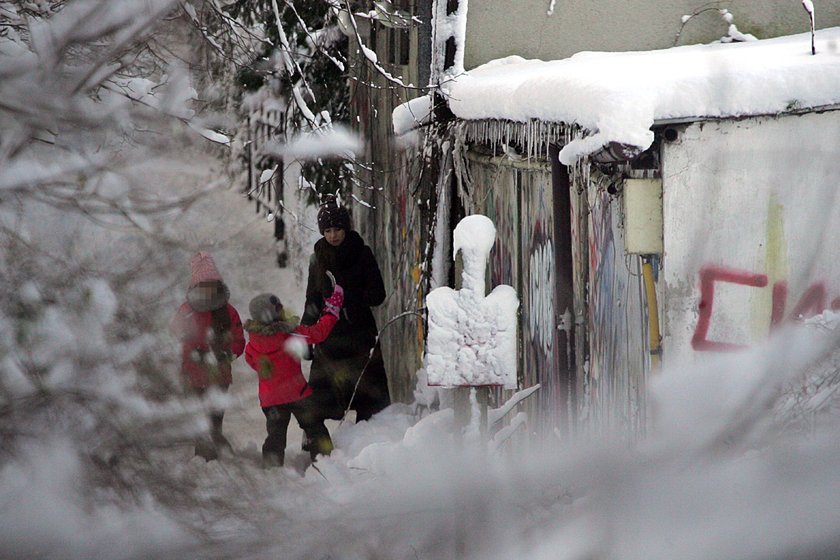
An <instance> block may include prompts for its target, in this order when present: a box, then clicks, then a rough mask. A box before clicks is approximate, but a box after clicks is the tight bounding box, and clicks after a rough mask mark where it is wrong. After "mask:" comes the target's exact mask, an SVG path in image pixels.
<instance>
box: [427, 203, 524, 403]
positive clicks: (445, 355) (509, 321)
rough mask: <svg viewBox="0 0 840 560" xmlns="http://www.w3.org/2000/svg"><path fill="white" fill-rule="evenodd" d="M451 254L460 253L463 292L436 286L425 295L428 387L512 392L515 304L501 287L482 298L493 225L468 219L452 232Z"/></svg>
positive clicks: (515, 299)
mask: <svg viewBox="0 0 840 560" xmlns="http://www.w3.org/2000/svg"><path fill="white" fill-rule="evenodd" d="M453 237H454V239H453V254H454V255H457V254H458V252H459V251H460V252H461V256H462V260H463V265H464V266H463V274H462V288H461V289H460V290H453V289H452V288H448V287H441V288H437V289H435V290H432V291H431V292H430V293H429V295H428V296H426V306H427V308H428V310H429V335H428V339H427V341H426V356H425V364H426V372H427V375H428V383H429V385H437V386H444V387H475V386H487V385H502V386H504V387H505V388H508V389H513V388H516V312H517V310H518V309H519V299H518V297H517V295H516V291H515V290H514V289H513V287H511V286H507V285H500V286H496V288H495V289H494V290H493V291H492V292H491V293H490V295H488V296H486V297H485V295H484V294H485V291H484V274H485V270H486V267H487V259H488V257H489V256H490V250H491V249H492V248H493V244H494V243H495V241H496V228H495V226H494V225H493V222H492V221H491V220H490V219H489V218H487V217H486V216H482V215H473V216H467V217H466V218H464V219H463V220H461V222H460V223H459V224H458V226H457V227H456V228H455V231H454V235H453Z"/></svg>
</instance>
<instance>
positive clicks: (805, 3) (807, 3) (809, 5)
mask: <svg viewBox="0 0 840 560" xmlns="http://www.w3.org/2000/svg"><path fill="white" fill-rule="evenodd" d="M802 7H803V8H805V11H806V12H808V19H809V20H810V21H811V54H817V46H816V44H815V37H814V35H815V31H814V3H813V2H811V0H802Z"/></svg>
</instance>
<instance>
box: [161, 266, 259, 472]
mask: <svg viewBox="0 0 840 560" xmlns="http://www.w3.org/2000/svg"><path fill="white" fill-rule="evenodd" d="M228 299H230V292H229V290H228V288H227V285H225V283H224V282H223V281H222V275H221V274H219V269H218V268H216V263H215V261H214V260H213V257H212V256H211V255H210V254H209V253H205V252H203V251H202V252H200V253H196V254H195V255H194V256H193V258H192V259H191V261H190V284H189V287H188V288H187V301H186V302H184V303H183V304H181V307H179V308H178V312H177V313H176V314H175V317H174V318H173V319H172V322H171V323H170V325H169V331H170V332H171V333H172V334H173V335H174V336H175V337H176V338H178V339H179V340H180V341H181V375H182V379H183V381H184V385H185V386H186V387H187V389H188V390H191V391H192V392H193V393H195V394H197V395H199V396H202V395H204V393H205V392H207V390H208V389H209V388H211V387H215V388H217V389H219V390H221V391H223V392H225V391H227V390H228V387H230V384H231V381H232V377H231V371H230V363H231V362H232V361H233V360H235V359H236V358H237V357H238V356H240V355H242V351H243V350H244V349H245V335H244V333H243V332H242V321H241V320H240V318H239V313H237V311H236V309H234V307H233V306H232V305H231V304H229V303H228ZM224 415H225V413H224V411H223V410H213V411H212V412H211V413H210V442H209V443H208V442H204V441H199V442H198V443H196V447H195V454H196V455H198V456H200V457H203V458H204V459H206V460H208V461H210V460H212V459H215V458H216V457H217V455H218V450H219V449H220V448H224V449H230V443H229V442H228V440H227V439H226V438H225V436H224V435H222V420H223V419H224Z"/></svg>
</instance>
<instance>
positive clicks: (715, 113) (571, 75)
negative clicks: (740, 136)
mask: <svg viewBox="0 0 840 560" xmlns="http://www.w3.org/2000/svg"><path fill="white" fill-rule="evenodd" d="M816 50H817V54H816V55H812V54H811V34H810V33H803V34H799V35H791V36H787V37H780V38H776V39H765V40H760V41H751V42H744V43H714V44H709V45H690V46H682V47H674V48H670V49H663V50H657V51H643V52H581V53H578V54H575V55H574V56H572V57H570V58H567V59H563V60H554V61H548V62H545V61H542V60H526V59H524V58H522V57H519V56H510V57H507V58H503V59H499V60H494V61H491V62H489V63H487V64H484V65H482V66H479V67H477V68H475V69H473V70H470V71H469V72H466V73H464V74H462V75H460V76H458V77H457V78H455V79H454V80H452V81H450V82H448V83H446V84H445V85H444V86H443V87H444V91H445V93H446V94H447V95H448V98H449V104H450V108H451V109H452V111H453V113H455V115H456V116H457V117H459V118H461V119H465V120H483V119H500V120H510V121H516V122H528V121H529V120H531V119H537V120H541V121H547V122H561V123H569V124H571V123H576V124H578V125H580V126H581V127H583V128H585V129H586V130H588V131H590V132H592V134H591V135H589V136H587V137H585V138H581V139H578V140H574V141H572V142H571V143H570V144H568V145H567V146H566V147H565V148H564V149H563V151H561V154H560V159H561V161H563V162H564V163H571V162H573V161H575V160H576V159H577V158H579V157H581V156H583V155H587V154H590V153H593V152H595V151H597V150H598V149H600V148H601V147H602V146H604V145H606V144H608V143H609V142H618V143H622V144H629V145H633V146H639V147H640V148H643V149H644V148H647V147H648V146H650V144H651V143H652V141H653V133H652V132H651V131H650V128H651V126H653V125H654V124H655V123H656V122H662V121H666V120H670V119H682V120H692V119H702V118H717V117H738V116H746V115H764V114H777V113H784V112H786V111H793V110H803V109H812V108H820V107H829V106H834V105H838V104H840V27H834V28H829V29H822V30H819V31H817V34H816Z"/></svg>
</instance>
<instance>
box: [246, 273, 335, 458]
mask: <svg viewBox="0 0 840 560" xmlns="http://www.w3.org/2000/svg"><path fill="white" fill-rule="evenodd" d="M343 302H344V291H343V290H342V288H341V286H336V287H335V289H334V291H333V293H332V295H331V296H330V297H328V298H326V299H325V301H324V312H323V314H322V315H321V317H320V319H319V320H318V322H317V323H315V324H314V325H312V326H306V325H300V324H299V323H298V320H297V318H295V317H292V316H291V315H289V314H288V313H286V310H285V309H284V308H283V305H282V304H281V303H280V300H279V299H278V298H277V296H275V295H273V294H260V295H258V296H257V297H255V298H254V299H252V300H251V303H250V304H249V306H248V307H249V311H250V312H251V319H249V320H248V321H246V322H245V330H246V331H248V345H247V346H246V347H245V360H246V361H247V362H248V364H249V365H250V366H251V367H252V368H254V370H256V372H257V373H258V374H259V397H260V406H261V407H262V410H263V413H264V414H265V418H266V422H265V426H266V431H267V432H268V435H267V436H266V438H265V442H264V443H263V447H262V455H263V464H264V465H265V466H266V467H271V466H282V465H283V462H284V458H285V450H286V432H287V430H288V427H289V421H290V419H291V416H292V415H294V417H295V419H296V420H297V421H298V424H300V427H301V428H302V429H303V432H304V434H305V435H306V446H305V447H304V449H305V450H307V451H309V455H310V457H311V459H312V460H313V461H314V460H315V457H316V456H317V455H319V454H322V455H329V454H330V452H331V451H332V448H333V444H332V439H331V438H330V434H329V432H328V431H327V428H326V426H325V425H324V420H323V418H322V415H321V414H319V413H318V411H317V410H315V409H314V407H313V403H312V400H311V399H310V398H308V397H309V396H310V395H311V394H312V389H311V388H310V387H309V384H308V383H307V382H306V379H305V378H304V377H303V372H302V371H301V368H300V356H301V355H302V353H303V351H304V350H305V349H306V347H307V346H308V345H310V344H318V343H319V342H322V341H323V340H325V339H326V338H327V337H328V336H329V334H330V331H332V328H333V326H335V323H336V321H337V320H338V314H339V312H340V311H341V306H342V304H343Z"/></svg>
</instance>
